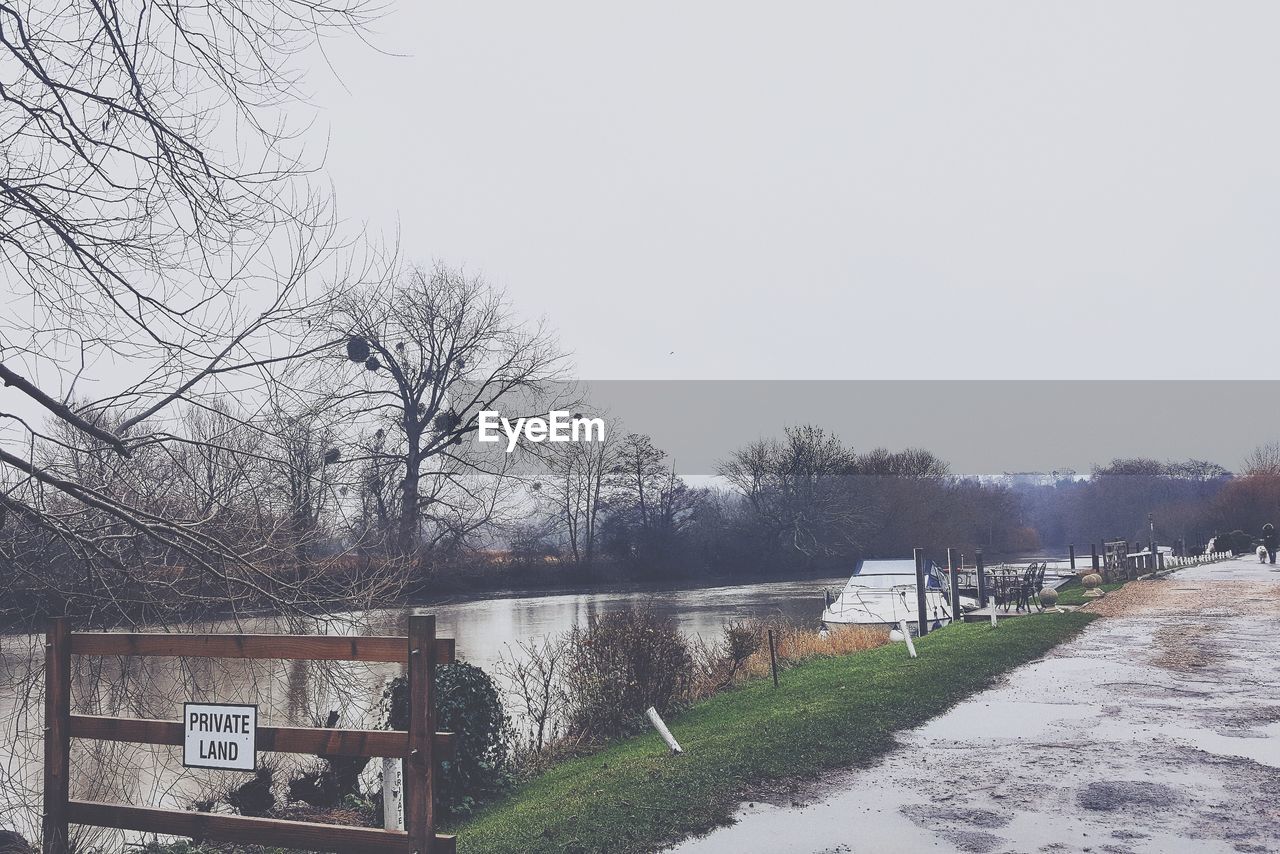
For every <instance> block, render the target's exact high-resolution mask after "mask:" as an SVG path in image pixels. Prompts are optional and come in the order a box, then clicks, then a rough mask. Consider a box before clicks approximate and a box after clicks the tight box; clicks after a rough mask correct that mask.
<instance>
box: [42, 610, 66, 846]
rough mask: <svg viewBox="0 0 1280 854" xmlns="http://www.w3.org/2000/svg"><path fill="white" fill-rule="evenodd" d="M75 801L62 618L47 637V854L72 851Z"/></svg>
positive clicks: (45, 661) (64, 634)
mask: <svg viewBox="0 0 1280 854" xmlns="http://www.w3.org/2000/svg"><path fill="white" fill-rule="evenodd" d="M70 797H71V626H70V623H68V622H67V618H66V617H58V618H57V619H55V620H54V621H53V623H52V624H51V625H50V626H49V631H48V633H47V634H46V635H45V656H44V818H43V821H42V822H41V826H42V830H43V834H42V835H43V839H44V842H43V847H44V854H67V852H68V851H70V850H71V848H70V842H69V839H68V829H67V801H68V800H69V799H70Z"/></svg>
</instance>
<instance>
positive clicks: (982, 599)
mask: <svg viewBox="0 0 1280 854" xmlns="http://www.w3.org/2000/svg"><path fill="white" fill-rule="evenodd" d="M973 560H974V564H975V565H976V566H977V569H978V607H979V608H985V607H987V574H986V571H985V570H984V568H983V565H982V549H978V552H977V554H975V555H974V556H973Z"/></svg>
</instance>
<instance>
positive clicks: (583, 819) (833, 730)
mask: <svg viewBox="0 0 1280 854" xmlns="http://www.w3.org/2000/svg"><path fill="white" fill-rule="evenodd" d="M1092 619H1094V617H1093V615H1091V614H1082V613H1066V614H1040V615H1036V616H1028V617H1021V618H1018V619H1011V620H1008V621H1002V622H1001V623H1000V627H999V628H998V629H992V628H991V627H990V626H989V625H987V624H985V623H973V624H967V625H960V626H949V627H947V628H945V629H943V630H942V631H939V632H936V633H934V634H930V635H928V636H927V637H925V638H923V639H921V640H918V641H916V646H917V648H918V650H919V653H920V657H919V658H917V659H911V658H909V657H908V656H907V650H906V648H905V646H904V645H903V644H891V645H889V646H885V647H880V648H878V649H874V650H869V651H867V652H860V653H856V654H854V655H849V656H843V657H840V658H831V659H819V660H815V661H811V662H809V663H806V664H803V665H800V666H798V667H795V668H793V669H790V670H787V671H785V672H783V674H782V677H781V687H780V688H778V689H776V690H775V689H774V688H773V684H772V682H771V681H770V680H767V679H766V680H760V681H757V682H752V683H749V684H747V685H745V686H743V687H741V688H738V689H736V690H733V691H729V692H726V693H724V694H720V695H718V696H716V697H713V698H711V699H709V700H707V701H705V702H702V703H699V704H697V705H696V706H694V707H693V708H691V709H689V710H688V711H686V712H684V713H683V714H680V715H679V716H676V717H674V718H673V719H672V720H671V721H669V723H670V725H671V729H672V731H673V732H674V733H675V736H676V738H677V739H678V740H679V741H680V744H681V746H682V747H683V748H684V749H685V753H684V754H683V755H681V756H670V755H668V754H667V752H666V748H665V747H664V745H663V744H662V741H661V740H660V739H659V738H658V736H657V735H656V734H650V735H645V736H639V737H636V738H632V739H629V740H626V741H623V742H620V743H617V744H614V745H612V746H609V747H607V748H605V749H604V750H602V751H600V752H599V753H595V754H592V755H591V756H586V757H582V758H579V759H574V760H571V761H568V762H564V763H562V764H559V765H556V766H554V767H553V768H551V769H550V770H548V771H547V772H545V773H543V774H541V775H540V776H538V777H536V778H534V779H532V780H530V781H528V782H526V783H524V784H522V785H520V786H518V787H517V788H516V789H515V790H514V791H513V792H512V793H511V794H510V795H509V796H508V797H506V798H505V799H503V800H502V801H499V802H498V803H496V804H494V805H492V806H490V807H489V808H487V809H485V810H484V811H482V812H481V813H479V814H478V815H477V816H475V817H473V818H472V819H471V820H470V821H468V822H467V823H465V824H464V825H462V826H461V827H460V828H458V829H457V832H458V842H459V850H460V851H461V852H463V854H481V852H486V854H498V852H512V854H515V852H535V854H536V853H537V852H548V854H549V853H550V852H556V854H564V852H575V851H576V852H594V851H609V852H620V853H621V852H640V851H652V850H654V849H656V848H660V847H662V845H663V844H664V843H668V842H671V841H674V840H676V839H678V838H680V837H681V836H684V835H687V834H689V833H694V832H698V831H703V830H707V829H709V828H711V827H714V826H715V825H718V824H722V823H724V822H725V821H726V820H727V819H728V817H729V815H730V812H731V810H732V808H733V806H734V805H735V804H736V803H737V802H738V799H739V797H740V796H741V795H743V794H744V793H746V792H747V790H748V789H749V788H750V787H751V786H752V785H753V784H755V783H758V782H763V781H768V780H780V779H785V778H788V777H794V776H801V775H808V774H812V773H813V772H816V771H821V770H824V769H830V768H836V767H845V766H849V765H855V764H858V763H865V762H867V761H869V760H871V759H873V758H874V757H876V756H879V755H880V754H883V753H884V752H886V751H888V750H889V749H890V748H892V747H893V745H894V736H893V733H894V731H895V730H899V729H904V728H908V727H913V726H917V725H919V724H921V723H923V722H925V721H926V720H928V719H929V718H932V717H934V716H935V715H937V714H939V713H940V712H942V711H945V710H946V709H947V708H949V707H950V706H952V705H954V704H955V703H956V702H958V701H959V700H961V699H963V698H965V697H967V696H969V695H971V694H973V693H975V692H977V691H980V690H982V689H983V688H986V687H988V686H989V685H991V683H992V682H993V680H994V679H995V678H996V677H997V676H999V675H1000V674H1002V673H1004V672H1006V671H1008V670H1010V669H1011V668H1013V667H1016V666H1018V665H1020V664H1023V663H1025V662H1028V661H1031V660H1033V659H1035V658H1038V657H1040V656H1041V655H1043V654H1044V653H1045V652H1047V651H1048V650H1049V649H1051V648H1052V647H1053V646H1055V645H1056V644H1058V643H1060V642H1061V641H1063V640H1065V639H1067V638H1069V637H1071V636H1073V635H1075V634H1076V633H1077V632H1079V631H1080V630H1081V629H1082V628H1083V627H1084V626H1085V625H1086V624H1087V623H1088V622H1089V621H1090V620H1092Z"/></svg>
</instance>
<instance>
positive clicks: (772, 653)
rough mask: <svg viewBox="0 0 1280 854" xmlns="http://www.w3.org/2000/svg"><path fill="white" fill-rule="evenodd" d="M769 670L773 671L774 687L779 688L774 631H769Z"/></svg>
mask: <svg viewBox="0 0 1280 854" xmlns="http://www.w3.org/2000/svg"><path fill="white" fill-rule="evenodd" d="M769 669H770V670H772V671H773V687H775V688H777V687H778V652H777V650H776V649H775V648H774V645H773V629H769Z"/></svg>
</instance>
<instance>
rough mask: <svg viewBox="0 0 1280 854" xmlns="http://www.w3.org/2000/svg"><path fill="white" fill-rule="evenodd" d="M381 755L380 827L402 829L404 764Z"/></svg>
mask: <svg viewBox="0 0 1280 854" xmlns="http://www.w3.org/2000/svg"><path fill="white" fill-rule="evenodd" d="M400 762H401V761H400V760H399V759H395V758H393V757H390V756H384V757H382V829H383V830H404V766H403V765H401V764H400Z"/></svg>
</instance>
